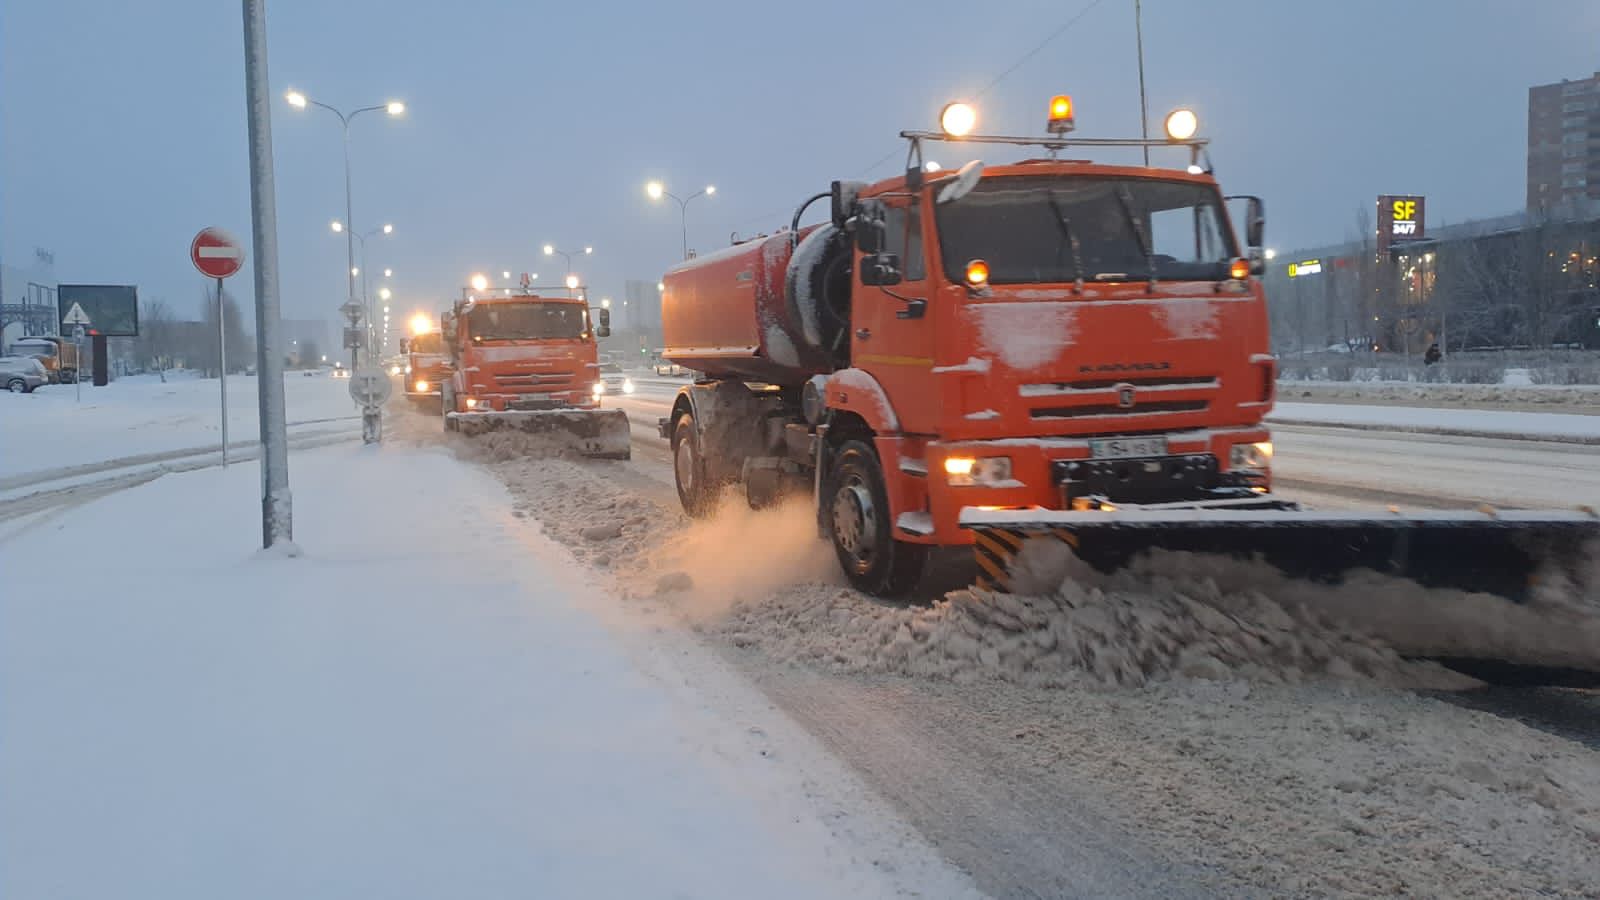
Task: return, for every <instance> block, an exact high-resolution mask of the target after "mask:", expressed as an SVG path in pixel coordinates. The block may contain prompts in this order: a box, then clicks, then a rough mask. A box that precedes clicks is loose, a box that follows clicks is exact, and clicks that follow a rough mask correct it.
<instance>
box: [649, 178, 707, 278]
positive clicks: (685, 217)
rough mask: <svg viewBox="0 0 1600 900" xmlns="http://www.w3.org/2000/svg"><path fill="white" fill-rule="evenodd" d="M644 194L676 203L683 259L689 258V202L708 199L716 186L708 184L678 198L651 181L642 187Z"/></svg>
mask: <svg viewBox="0 0 1600 900" xmlns="http://www.w3.org/2000/svg"><path fill="white" fill-rule="evenodd" d="M644 192H645V194H646V195H648V196H649V197H650V199H651V200H660V199H661V198H662V197H671V198H672V199H673V200H676V201H677V203H678V221H679V224H680V226H681V227H682V230H683V258H684V259H688V258H689V201H690V200H693V199H694V198H696V197H710V196H712V195H713V194H715V193H716V192H717V186H716V185H714V184H708V185H706V186H705V187H703V188H701V189H700V190H698V191H695V192H694V193H692V194H690V195H689V196H687V197H679V196H678V195H677V194H674V193H672V192H671V191H669V190H667V188H666V185H664V184H662V183H661V182H659V181H652V182H650V183H649V184H647V185H645V186H644Z"/></svg>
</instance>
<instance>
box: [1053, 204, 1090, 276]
mask: <svg viewBox="0 0 1600 900" xmlns="http://www.w3.org/2000/svg"><path fill="white" fill-rule="evenodd" d="M1047 196H1048V197H1049V198H1050V210H1051V211H1052V212H1054V213H1055V215H1056V225H1057V226H1059V227H1060V228H1061V236H1062V237H1063V238H1065V239H1066V241H1067V247H1068V249H1070V250H1071V251H1072V286H1073V289H1074V290H1076V291H1077V292H1078V293H1080V294H1081V293H1083V253H1082V248H1081V247H1080V246H1079V244H1078V236H1077V235H1076V234H1074V233H1073V231H1072V223H1071V222H1070V221H1068V220H1067V214H1066V212H1065V211H1063V210H1062V209H1061V201H1060V200H1057V199H1056V192H1055V191H1049V192H1048V193H1047ZM1060 258H1061V249H1060V245H1059V244H1057V245H1056V259H1057V260H1058V261H1059V260H1060Z"/></svg>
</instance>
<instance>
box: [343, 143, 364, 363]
mask: <svg viewBox="0 0 1600 900" xmlns="http://www.w3.org/2000/svg"><path fill="white" fill-rule="evenodd" d="M339 123H340V124H341V125H343V126H344V250H345V264H344V267H345V274H346V275H347V276H349V279H350V302H351V303H354V302H356V222H355V219H354V218H352V215H353V214H352V213H351V212H350V120H349V119H348V118H346V117H345V115H344V113H340V114H339ZM360 353H361V351H360V349H359V348H357V347H351V348H350V372H351V374H354V373H355V371H356V363H357V362H359V361H360Z"/></svg>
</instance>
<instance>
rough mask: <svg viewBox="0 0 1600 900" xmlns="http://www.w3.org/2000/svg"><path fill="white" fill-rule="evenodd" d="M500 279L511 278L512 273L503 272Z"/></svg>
mask: <svg viewBox="0 0 1600 900" xmlns="http://www.w3.org/2000/svg"><path fill="white" fill-rule="evenodd" d="M500 277H501V278H510V277H511V273H510V272H501V273H500Z"/></svg>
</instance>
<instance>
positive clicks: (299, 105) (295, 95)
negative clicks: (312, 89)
mask: <svg viewBox="0 0 1600 900" xmlns="http://www.w3.org/2000/svg"><path fill="white" fill-rule="evenodd" d="M283 98H284V99H285V100H288V101H289V105H290V106H292V107H294V108H295V109H305V108H306V95H305V94H302V93H300V92H299V91H290V92H288V93H287V94H284V95H283Z"/></svg>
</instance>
